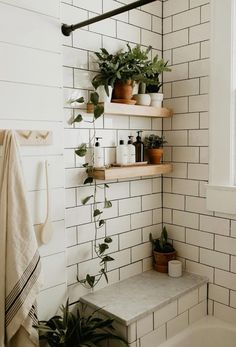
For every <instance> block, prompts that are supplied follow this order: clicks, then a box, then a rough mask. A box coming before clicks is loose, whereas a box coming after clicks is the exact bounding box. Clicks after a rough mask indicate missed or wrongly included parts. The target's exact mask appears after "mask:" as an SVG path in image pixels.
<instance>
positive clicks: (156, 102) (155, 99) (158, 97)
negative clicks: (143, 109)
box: [148, 93, 163, 107]
mask: <svg viewBox="0 0 236 347" xmlns="http://www.w3.org/2000/svg"><path fill="white" fill-rule="evenodd" d="M148 95H150V97H151V106H154V107H161V106H162V101H163V94H162V93H149V94H148Z"/></svg>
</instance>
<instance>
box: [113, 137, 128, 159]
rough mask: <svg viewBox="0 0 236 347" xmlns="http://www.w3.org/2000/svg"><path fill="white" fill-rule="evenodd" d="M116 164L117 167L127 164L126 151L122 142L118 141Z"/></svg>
mask: <svg viewBox="0 0 236 347" xmlns="http://www.w3.org/2000/svg"><path fill="white" fill-rule="evenodd" d="M116 163H117V164H119V165H126V164H128V150H127V146H126V145H125V143H124V140H120V142H119V146H117V147H116Z"/></svg>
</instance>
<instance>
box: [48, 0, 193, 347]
mask: <svg viewBox="0 0 236 347" xmlns="http://www.w3.org/2000/svg"><path fill="white" fill-rule="evenodd" d="M95 2H96V4H93V3H94V1H92V0H90V1H81V0H76V1H73V4H72V2H70V3H68V1H62V12H63V20H64V22H66V23H69V24H70V22H78V21H80V20H84V19H85V18H90V17H92V16H95V15H96V13H103V12H106V11H109V10H112V9H114V8H116V7H119V6H122V1H121V2H118V1H114V0H99V1H95ZM77 14H78V16H77ZM82 17H83V18H82ZM128 42H130V43H131V45H134V44H142V47H144V48H145V47H147V46H149V45H152V46H153V48H154V49H155V50H154V49H153V52H152V54H156V52H158V53H159V52H160V54H161V52H162V2H161V1H156V3H154V4H151V5H147V6H143V7H142V8H141V9H140V8H139V9H136V10H132V11H130V12H129V13H125V14H122V15H119V16H115V17H114V18H111V19H109V20H106V21H102V22H100V23H97V24H93V25H90V26H89V27H86V28H83V29H81V30H78V31H76V32H74V33H73V35H72V40H65V41H64V46H63V65H64V77H63V87H64V95H65V108H64V113H65V118H64V128H65V129H64V138H65V152H64V155H65V176H66V217H65V218H66V222H65V224H66V235H67V242H68V243H67V279H68V289H69V294H70V299H71V300H72V301H73V300H78V299H79V296H80V293H83V292H84V291H83V290H82V288H81V285H80V284H79V283H78V282H77V280H76V277H77V275H79V277H80V278H81V277H83V276H85V275H86V272H91V273H92V274H96V272H97V271H98V270H99V268H98V263H99V260H98V259H97V258H96V257H95V254H94V251H93V246H94V244H93V239H94V236H95V230H94V225H93V223H92V212H91V207H92V206H91V204H88V205H87V206H82V204H81V199H82V198H84V197H85V196H86V195H90V194H91V188H90V187H86V188H85V187H83V185H82V182H83V179H84V177H85V171H84V169H81V168H80V167H81V165H82V164H83V163H84V161H83V160H81V159H80V158H78V157H76V156H75V154H74V151H75V149H76V147H77V146H78V145H79V144H80V143H82V142H86V143H88V142H89V135H91V134H92V133H91V131H92V130H91V125H90V124H89V123H80V124H79V125H73V126H72V125H71V123H70V120H71V118H73V117H74V116H76V115H77V114H78V112H82V114H83V116H84V118H86V119H89V117H88V115H86V111H85V105H80V106H79V105H76V104H72V105H70V104H69V103H68V101H69V100H70V99H73V98H77V97H79V96H84V97H85V99H86V100H87V99H88V97H89V91H90V90H93V87H92V84H91V79H92V78H93V76H94V75H95V73H96V70H97V65H96V63H95V61H96V57H95V55H94V51H97V50H99V48H101V47H104V48H106V49H108V50H109V51H112V52H115V51H117V50H119V49H121V48H125V47H126V44H127V43H128ZM49 77H50V76H49ZM197 83H198V79H197ZM197 87H198V86H197ZM90 120H91V117H90ZM96 127H97V128H98V130H97V136H101V137H102V140H101V145H102V146H103V147H104V148H105V160H106V164H111V163H112V162H113V161H114V160H115V146H116V145H117V142H118V141H119V140H120V139H123V140H125V141H126V140H127V139H128V135H135V134H136V131H137V130H139V129H142V130H144V133H143V135H144V136H145V134H150V133H151V132H152V131H153V132H159V133H160V132H161V130H162V121H161V120H160V119H158V120H156V119H153V120H152V119H151V118H146V117H133V116H132V115H130V116H127V117H126V116H125V117H124V116H121V115H120V116H119V115H118V116H111V115H105V116H104V117H102V118H101V119H99V120H98V121H97V122H96ZM185 145H187V142H186V143H185ZM161 185H162V180H161V177H160V176H159V177H156V178H155V177H154V178H145V179H135V180H122V181H112V182H109V186H110V188H108V189H106V195H107V198H108V199H109V200H111V201H112V204H113V207H112V208H111V209H109V210H106V211H104V218H105V219H106V225H105V227H104V228H103V229H102V230H101V232H100V235H99V238H100V237H101V238H102V237H104V236H105V235H107V236H111V237H112V238H113V243H112V244H111V248H110V253H111V255H112V256H113V258H115V261H113V262H111V263H110V264H109V273H108V278H109V283H112V282H115V281H118V280H122V279H125V278H127V277H130V276H133V275H135V274H138V273H140V272H142V271H145V270H147V269H149V268H150V265H151V245H150V242H149V237H148V235H149V232H150V231H152V232H153V234H154V235H157V234H158V233H159V231H160V229H161V223H162V213H161V211H162V196H161ZM98 198H99V201H103V199H104V195H103V191H102V190H101V192H100V194H99V197H98ZM150 228H152V230H151V229H150ZM114 271H115V276H114ZM104 285H105V284H103V286H104ZM76 288H77V297H76ZM131 342H132V341H131Z"/></svg>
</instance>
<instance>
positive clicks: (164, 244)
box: [149, 226, 175, 253]
mask: <svg viewBox="0 0 236 347" xmlns="http://www.w3.org/2000/svg"><path fill="white" fill-rule="evenodd" d="M149 238H150V241H151V243H152V246H153V250H154V251H155V252H159V253H171V252H174V251H175V249H174V247H173V246H172V244H171V243H169V242H168V233H167V230H166V227H165V226H164V227H163V230H162V233H161V236H160V238H159V239H153V237H152V233H150V234H149Z"/></svg>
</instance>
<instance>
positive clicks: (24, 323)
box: [0, 130, 41, 347]
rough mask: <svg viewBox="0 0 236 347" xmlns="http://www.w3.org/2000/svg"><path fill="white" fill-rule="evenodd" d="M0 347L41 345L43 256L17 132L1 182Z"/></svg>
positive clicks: (9, 139)
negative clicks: (38, 310)
mask: <svg viewBox="0 0 236 347" xmlns="http://www.w3.org/2000/svg"><path fill="white" fill-rule="evenodd" d="M0 256H1V259H0V347H35V346H38V333H37V331H36V330H35V328H33V326H32V325H33V324H37V315H36V305H35V302H36V298H37V294H38V293H39V290H40V287H41V283H40V257H39V253H38V245H37V241H36V237H35V232H34V228H33V224H32V221H31V217H30V212H29V208H28V206H27V201H26V190H25V186H24V179H23V172H22V167H21V161H20V154H19V146H18V143H17V139H16V135H15V133H14V131H11V130H7V131H6V133H5V137H4V143H3V160H2V175H1V181H0Z"/></svg>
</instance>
